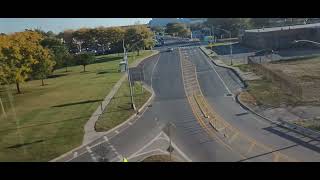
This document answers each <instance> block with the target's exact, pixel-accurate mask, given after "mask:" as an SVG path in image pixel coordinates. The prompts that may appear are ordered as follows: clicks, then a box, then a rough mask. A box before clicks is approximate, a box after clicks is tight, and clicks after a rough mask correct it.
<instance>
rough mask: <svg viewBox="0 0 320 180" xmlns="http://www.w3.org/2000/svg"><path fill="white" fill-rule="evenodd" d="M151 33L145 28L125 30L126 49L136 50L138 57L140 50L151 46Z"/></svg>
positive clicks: (136, 27) (141, 26)
mask: <svg viewBox="0 0 320 180" xmlns="http://www.w3.org/2000/svg"><path fill="white" fill-rule="evenodd" d="M153 35H154V34H153V33H152V31H151V30H150V29H149V28H147V27H146V26H143V25H139V26H133V27H130V28H128V29H127V30H126V33H125V43H126V46H127V48H129V49H131V50H136V51H137V53H138V56H139V55H140V53H139V52H140V50H141V49H143V48H146V47H149V46H153V43H154V41H153Z"/></svg>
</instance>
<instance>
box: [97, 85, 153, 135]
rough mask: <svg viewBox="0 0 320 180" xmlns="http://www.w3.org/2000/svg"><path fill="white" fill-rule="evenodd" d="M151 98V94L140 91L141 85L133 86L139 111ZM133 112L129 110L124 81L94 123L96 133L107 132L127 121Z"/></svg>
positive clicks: (129, 100) (127, 90)
mask: <svg viewBox="0 0 320 180" xmlns="http://www.w3.org/2000/svg"><path fill="white" fill-rule="evenodd" d="M150 96H151V93H150V92H149V91H147V90H145V89H141V84H140V83H139V82H136V83H135V85H134V103H135V106H136V108H137V109H139V108H140V107H141V106H142V105H143V104H144V103H145V102H146V101H147V100H148V99H149V97H150ZM134 113H135V112H134V110H133V109H131V98H130V89H129V83H128V81H127V80H126V81H124V82H123V84H122V85H121V87H120V89H119V91H118V92H117V93H116V94H115V96H114V97H113V99H111V101H110V104H109V105H108V106H107V108H106V111H105V112H104V113H103V115H101V116H100V118H99V120H98V121H97V123H96V130H97V131H107V130H109V129H111V128H113V127H115V126H117V125H118V124H121V123H122V122H124V121H125V120H127V119H128V118H129V117H130V116H131V115H133V114H134Z"/></svg>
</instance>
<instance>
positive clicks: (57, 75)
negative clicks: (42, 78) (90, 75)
mask: <svg viewBox="0 0 320 180" xmlns="http://www.w3.org/2000/svg"><path fill="white" fill-rule="evenodd" d="M67 75H68V74H52V75H50V76H48V79H51V78H58V77H63V76H67Z"/></svg>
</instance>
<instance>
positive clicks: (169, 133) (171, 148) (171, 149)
mask: <svg viewBox="0 0 320 180" xmlns="http://www.w3.org/2000/svg"><path fill="white" fill-rule="evenodd" d="M171 126H173V127H176V126H175V125H174V124H173V123H172V122H169V124H168V136H169V148H168V151H169V153H170V161H172V151H173V147H172V143H171V128H170V127H171Z"/></svg>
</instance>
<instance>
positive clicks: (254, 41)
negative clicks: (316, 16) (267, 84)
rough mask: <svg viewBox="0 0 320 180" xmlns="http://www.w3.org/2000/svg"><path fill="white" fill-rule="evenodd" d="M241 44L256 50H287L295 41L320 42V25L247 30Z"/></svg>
mask: <svg viewBox="0 0 320 180" xmlns="http://www.w3.org/2000/svg"><path fill="white" fill-rule="evenodd" d="M240 39H241V43H242V44H243V45H245V46H248V47H251V48H255V49H273V50H277V49H285V48H290V47H292V43H293V41H294V40H311V41H318V42H319V41H320V23H315V24H305V25H294V26H284V27H273V28H262V29H251V30H245V31H244V34H243V36H241V37H240Z"/></svg>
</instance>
